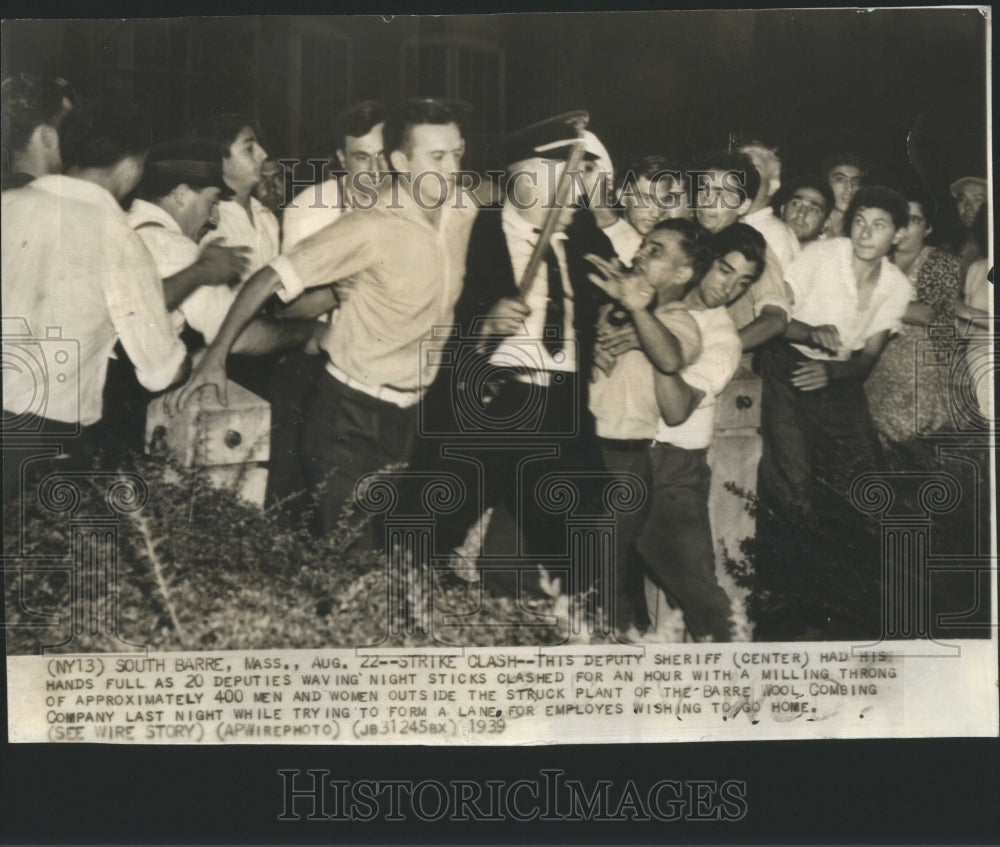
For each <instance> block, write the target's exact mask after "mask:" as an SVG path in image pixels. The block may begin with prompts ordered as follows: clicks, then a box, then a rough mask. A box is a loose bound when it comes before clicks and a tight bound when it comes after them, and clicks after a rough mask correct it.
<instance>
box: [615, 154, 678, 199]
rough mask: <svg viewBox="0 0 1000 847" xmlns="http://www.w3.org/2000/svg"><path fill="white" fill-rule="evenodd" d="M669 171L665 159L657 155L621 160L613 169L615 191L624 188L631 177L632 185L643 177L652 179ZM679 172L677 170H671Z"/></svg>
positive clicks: (668, 165)
mask: <svg viewBox="0 0 1000 847" xmlns="http://www.w3.org/2000/svg"><path fill="white" fill-rule="evenodd" d="M667 170H671V167H670V164H669V163H668V162H667V160H666V158H665V157H663V156H659V155H655V154H654V155H651V156H628V157H627V158H624V159H622V160H621V161H620V162H619V163H618V164H617V165H616V167H615V189H616V190H618V191H621V190H622V188H624V187H625V181H626V179H628V178H629V177H630V176H631V179H632V181H633V184H635V183H636V182H638V181H639V180H640V179H642V178H643V177H645V178H646V179H652V178H653V177H654V176H656V175H657V174H658V173H663V171H667ZM673 170H679V168H673Z"/></svg>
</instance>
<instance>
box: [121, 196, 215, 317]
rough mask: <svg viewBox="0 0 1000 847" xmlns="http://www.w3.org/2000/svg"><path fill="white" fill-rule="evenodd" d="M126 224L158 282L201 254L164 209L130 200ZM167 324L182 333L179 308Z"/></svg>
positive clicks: (153, 204) (142, 201)
mask: <svg viewBox="0 0 1000 847" xmlns="http://www.w3.org/2000/svg"><path fill="white" fill-rule="evenodd" d="M128 223H129V226H131V227H132V229H134V230H135V232H136V235H138V236H139V238H141V239H142V243H143V244H145V245H146V249H147V250H148V251H149V255H150V256H152V257H153V261H154V262H156V270H157V271H159V274H160V277H161V278H162V279H166V278H167V277H171V276H173V275H174V274H176V273H180V272H181V271H183V270H184V269H185V268H189V267H191V265H193V264H194V263H195V262H197V261H198V256H199V255H200V254H201V250H200V249H199V247H198V245H197V244H196V243H195V242H194V241H192V240H191V239H190V238H188V237H187V236H186V235H185V234H184V233H183V232H181V228H180V225H179V224H178V223H177V221H175V220H174V218H173V216H172V215H171V214H170V213H169V212H168V211H167V210H166V209H163V208H161V207H159V206H157V205H156V204H155V203H149V202H147V201H145V200H133V201H132V208H131V209H129V212H128ZM192 293H193V292H192ZM188 296H190V295H188ZM170 320H171V321H172V322H173V325H174V329H175V330H176V331H177V333H178V334H179V333H180V332H181V330H183V329H184V313H183V312H182V311H181V309H180V308H179V307H178V308H177V309H174V310H173V311H172V312H171V313H170Z"/></svg>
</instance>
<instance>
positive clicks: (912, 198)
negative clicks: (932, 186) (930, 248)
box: [903, 185, 938, 226]
mask: <svg viewBox="0 0 1000 847" xmlns="http://www.w3.org/2000/svg"><path fill="white" fill-rule="evenodd" d="M903 194H904V196H905V197H906V202H907V204H910V203H916V204H917V205H919V206H920V211H921V212H923V214H924V220H925V221H927V225H928V226H933V225H934V221H935V220H936V219H937V211H938V205H937V202H936V201H935V200H934V198H933V197H932V196H931V194H930V192H929V191H927V190H926V189H924V188H923V187H922V186H919V185H914V186H911V187H910V188H908V189H906V191H904V192H903ZM907 212H909V209H907ZM907 217H909V215H907Z"/></svg>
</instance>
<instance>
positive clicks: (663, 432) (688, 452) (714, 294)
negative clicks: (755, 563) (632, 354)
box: [636, 224, 765, 641]
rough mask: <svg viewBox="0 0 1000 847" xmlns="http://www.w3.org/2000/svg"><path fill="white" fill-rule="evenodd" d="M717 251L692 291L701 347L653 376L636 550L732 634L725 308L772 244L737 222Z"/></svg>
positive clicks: (705, 632) (735, 358) (731, 354)
mask: <svg viewBox="0 0 1000 847" xmlns="http://www.w3.org/2000/svg"><path fill="white" fill-rule="evenodd" d="M711 250H712V255H713V256H714V259H713V261H712V264H711V266H710V267H709V269H708V271H707V272H706V273H705V274H704V276H703V277H702V278H701V280H700V281H699V282H698V284H697V286H696V287H695V288H694V289H692V290H691V291H690V293H689V294H688V295H687V297H685V298H684V304H685V305H686V306H687V308H688V310H689V311H690V314H691V316H692V317H693V318H694V319H695V322H696V323H697V325H698V329H699V331H700V333H701V354H700V355H699V356H698V357H697V358H696V359H695V360H694V361H693V362H692V363H691V364H690V365H688V366H687V367H685V368H683V369H681V370H679V371H678V372H676V373H663V372H657V373H656V374H655V376H654V391H655V395H656V401H657V404H658V406H659V410H660V419H659V421H658V423H657V430H656V435H655V441H654V443H653V446H652V447H651V448H650V453H651V456H650V458H651V462H652V489H651V503H650V510H649V515H648V517H647V518H646V521H645V524H644V525H643V529H642V532H641V534H640V536H639V539H638V541H637V542H636V549H637V551H638V553H639V555H640V556H641V557H642V560H643V562H644V563H645V565H646V568H647V572H648V573H649V574H650V576H651V577H652V579H653V580H654V581H655V582H656V583H657V584H658V585H659V586H660V588H662V589H663V590H664V591H665V592H666V593H667V594H668V596H670V597H671V598H672V599H673V600H674V602H676V603H677V605H678V606H679V607H680V609H681V611H682V612H683V613H684V623H685V626H686V627H687V629H688V631H689V632H690V633H691V634H692V635H693V636H694V638H695V639H697V640H699V641H706V640H711V641H729V640H730V637H731V634H730V608H731V603H730V600H729V597H728V596H727V594H726V592H725V591H724V590H723V589H722V587H721V586H720V585H719V583H718V580H717V578H716V575H715V552H714V547H713V543H712V538H713V535H712V529H711V522H710V519H709V514H708V492H709V485H710V483H711V477H712V474H711V470H710V469H709V466H708V459H707V454H708V447H709V445H710V444H711V442H712V434H713V432H714V430H715V400H716V398H717V397H718V396H719V394H721V393H722V391H723V390H724V389H725V387H726V386H727V385H728V384H729V381H730V380H731V379H732V378H733V374H735V373H736V368H737V367H738V366H739V363H740V357H741V355H742V346H741V344H740V340H739V336H738V335H737V332H736V326H735V324H734V323H733V321H732V319H731V318H730V317H729V314H728V312H727V311H726V308H725V307H726V305H727V304H729V303H731V302H733V301H734V300H735V299H737V298H738V297H741V296H742V295H743V294H744V292H745V291H746V290H747V288H749V287H750V286H751V285H752V284H753V283H754V281H755V280H756V279H757V277H759V275H760V273H761V271H762V269H763V267H764V261H765V259H764V254H765V245H764V239H763V237H762V236H761V235H760V233H758V232H757V231H756V230H754V229H752V228H751V227H748V226H746V225H744V224H734V225H732V226H729V227H727V228H726V229H724V230H722V232H720V233H719V234H718V235H715V236H713V238H712V241H711Z"/></svg>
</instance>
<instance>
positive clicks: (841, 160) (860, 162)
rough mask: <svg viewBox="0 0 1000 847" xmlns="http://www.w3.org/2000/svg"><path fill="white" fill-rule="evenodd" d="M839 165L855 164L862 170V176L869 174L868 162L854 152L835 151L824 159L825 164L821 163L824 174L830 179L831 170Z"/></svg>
mask: <svg viewBox="0 0 1000 847" xmlns="http://www.w3.org/2000/svg"><path fill="white" fill-rule="evenodd" d="M837 165H853V166H854V167H856V168H857V169H858V170H859V171H861V176H863V177H864V176H868V163H867V162H865V160H864V159H862V158H861V157H860V156H857V155H855V154H854V153H833V154H831V155H829V156H827V157H826V158H825V159H824V160H823V164H822V165H820V170H821V171H822V173H823V176H824V177H826V178H827V179H829V178H830V171H832V170H833V169H834V168H835V167H837Z"/></svg>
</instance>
